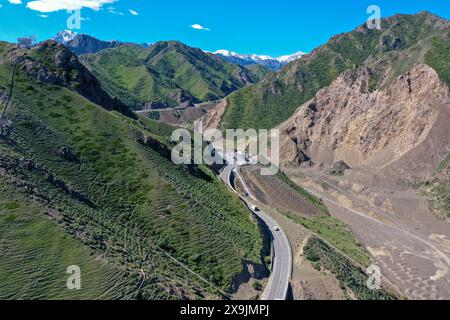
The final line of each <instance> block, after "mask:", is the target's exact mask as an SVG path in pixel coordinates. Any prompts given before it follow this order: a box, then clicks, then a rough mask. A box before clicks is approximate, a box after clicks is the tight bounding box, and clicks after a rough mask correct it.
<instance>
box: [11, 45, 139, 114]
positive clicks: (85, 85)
mask: <svg viewBox="0 0 450 320" xmlns="http://www.w3.org/2000/svg"><path fill="white" fill-rule="evenodd" d="M9 58H10V60H11V61H12V62H15V63H17V65H18V69H19V70H21V71H24V72H26V73H27V74H29V75H30V76H31V77H32V78H35V79H36V80H38V81H40V82H42V83H47V84H52V85H56V86H62V87H66V88H69V89H71V90H74V91H77V92H78V93H79V94H81V95H82V96H84V97H85V98H86V99H88V100H89V101H91V102H93V103H95V104H98V105H100V106H102V107H104V108H105V109H107V110H117V111H119V112H121V113H123V114H126V115H128V116H131V117H134V114H133V113H132V112H131V111H130V110H129V108H128V107H127V106H126V105H125V104H124V103H122V102H121V101H120V100H118V99H116V98H112V97H110V96H109V95H108V94H107V93H106V91H104V90H103V88H102V86H101V84H100V82H99V81H98V80H97V79H96V78H95V76H94V75H92V74H91V73H90V72H89V70H87V69H86V67H84V66H83V65H82V64H81V63H80V61H79V60H78V58H77V57H76V56H75V55H74V54H73V53H72V52H71V51H70V50H69V49H67V48H66V47H65V46H63V45H60V44H58V43H56V42H55V41H52V40H50V41H46V42H43V43H41V44H39V45H38V46H36V47H34V48H33V49H32V50H30V51H26V50H21V49H17V50H12V51H11V52H10V53H9Z"/></svg>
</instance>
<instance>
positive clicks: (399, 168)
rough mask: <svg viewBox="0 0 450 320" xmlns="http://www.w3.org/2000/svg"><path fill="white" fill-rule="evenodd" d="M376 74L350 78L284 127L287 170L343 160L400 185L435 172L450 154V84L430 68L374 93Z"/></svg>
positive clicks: (358, 72) (417, 68) (353, 72)
mask: <svg viewBox="0 0 450 320" xmlns="http://www.w3.org/2000/svg"><path fill="white" fill-rule="evenodd" d="M371 76H372V74H371V70H370V69H368V68H365V67H363V68H359V69H356V70H351V71H347V72H345V73H344V74H342V75H341V76H340V77H339V78H338V79H337V80H335V81H334V82H333V83H332V84H331V85H330V86H329V87H328V88H326V89H323V90H320V91H319V92H318V93H317V95H316V96H315V98H314V99H312V100H311V101H309V102H308V103H306V104H305V105H303V106H302V107H301V108H300V109H299V110H298V111H297V113H296V114H295V115H294V116H293V117H292V118H291V119H290V120H288V121H287V122H285V123H284V124H283V125H282V127H281V129H282V152H281V158H282V159H283V165H284V166H305V165H308V166H309V165H312V166H325V167H331V166H332V165H333V164H334V163H336V162H337V161H340V160H343V161H345V162H346V163H347V164H348V165H349V166H350V167H352V168H361V169H367V170H368V171H370V172H375V173H376V175H375V176H377V177H382V178H383V180H386V179H387V180H398V181H400V180H405V179H407V178H410V177H413V176H417V177H424V176H427V175H429V174H431V173H432V172H434V170H435V169H436V167H437V166H438V165H439V163H441V162H442V161H443V159H445V157H446V156H447V154H448V152H449V145H450V127H449V126H448V123H450V97H449V88H448V86H447V85H446V84H445V83H443V82H442V81H440V80H439V77H438V75H437V73H436V72H435V71H434V70H433V69H432V68H430V67H429V66H427V65H425V64H418V65H416V66H415V67H413V68H412V69H411V70H410V71H409V72H406V73H404V74H402V75H400V76H398V77H396V78H395V79H394V80H393V81H392V82H391V83H390V84H389V85H387V86H385V87H384V88H382V89H378V90H375V91H373V92H370V91H369V83H370V81H371ZM383 76H387V73H385V74H383Z"/></svg>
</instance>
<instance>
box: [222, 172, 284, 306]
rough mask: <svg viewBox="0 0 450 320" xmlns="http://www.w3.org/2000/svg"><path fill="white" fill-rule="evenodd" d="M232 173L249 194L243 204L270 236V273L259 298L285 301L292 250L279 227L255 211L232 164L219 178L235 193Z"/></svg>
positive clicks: (268, 217)
mask: <svg viewBox="0 0 450 320" xmlns="http://www.w3.org/2000/svg"><path fill="white" fill-rule="evenodd" d="M232 172H235V173H236V175H237V176H238V177H239V178H240V180H241V182H242V185H243V186H244V188H245V189H246V190H247V192H248V194H249V196H248V198H244V197H240V198H241V199H242V201H244V202H245V204H246V205H247V207H248V208H249V209H250V211H252V212H253V213H254V214H255V215H256V216H258V217H259V218H260V219H261V220H262V221H263V222H264V223H265V224H266V226H267V228H268V229H269V231H270V233H271V234H272V241H273V260H272V273H271V275H270V278H269V282H268V284H267V286H266V288H265V289H264V292H263V294H262V296H261V299H262V300H285V299H286V298H287V294H288V289H289V280H290V278H291V275H292V250H291V245H290V243H289V240H288V238H287V236H286V234H285V232H284V231H283V230H282V229H281V227H280V226H279V225H278V224H277V223H276V222H275V221H274V220H273V219H272V218H271V217H270V216H269V215H267V214H265V213H264V212H262V211H259V210H258V211H257V210H255V208H256V207H255V205H253V204H252V202H251V200H250V199H254V200H256V198H255V197H254V196H253V195H251V193H250V192H249V191H248V188H247V186H246V185H245V182H244V180H243V179H241V177H240V176H239V172H238V171H237V170H235V166H234V164H228V165H227V166H226V167H225V168H224V170H223V171H222V173H221V175H220V177H221V178H222V180H223V181H224V182H225V183H226V184H227V185H228V186H229V187H230V188H232V189H233V190H234V191H235V192H236V190H235V188H234V186H233V183H232V182H231V173H232ZM277 230H278V231H277Z"/></svg>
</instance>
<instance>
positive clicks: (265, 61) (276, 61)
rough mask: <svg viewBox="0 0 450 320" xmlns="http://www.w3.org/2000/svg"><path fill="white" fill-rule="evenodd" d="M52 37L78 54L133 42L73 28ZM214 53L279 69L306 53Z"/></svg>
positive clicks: (242, 63)
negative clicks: (279, 54)
mask: <svg viewBox="0 0 450 320" xmlns="http://www.w3.org/2000/svg"><path fill="white" fill-rule="evenodd" d="M52 39H53V40H55V41H56V42H58V43H61V44H64V45H65V46H67V47H68V48H69V49H70V50H72V51H73V52H74V53H75V54H77V55H80V54H85V53H97V52H99V51H101V50H103V49H107V48H115V47H118V46H120V45H123V44H129V45H131V44H132V43H126V42H119V41H116V40H112V41H103V40H99V39H97V38H94V37H92V36H90V35H87V34H78V33H76V32H74V31H71V30H63V31H61V32H59V33H58V34H56V35H55V36H54V37H53V38H52ZM138 45H139V46H142V47H143V48H148V47H149V46H151V44H138ZM207 53H209V52H207ZM213 54H214V55H217V56H219V57H222V58H223V59H225V60H227V61H229V62H232V63H235V64H238V65H241V66H249V65H254V64H257V65H261V66H264V67H266V68H268V69H270V70H279V69H280V68H282V67H283V66H285V65H286V64H288V63H289V62H292V61H294V60H297V59H299V58H301V57H302V56H303V55H304V54H305V53H303V52H301V51H298V52H296V53H294V54H292V55H284V56H281V57H278V58H273V57H270V56H264V55H256V54H249V55H245V54H239V53H236V52H232V51H228V50H217V51H215V52H213Z"/></svg>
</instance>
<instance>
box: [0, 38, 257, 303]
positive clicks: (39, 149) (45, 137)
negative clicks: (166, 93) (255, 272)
mask: <svg viewBox="0 0 450 320" xmlns="http://www.w3.org/2000/svg"><path fill="white" fill-rule="evenodd" d="M57 48H58V47H57ZM36 50H39V48H36V49H32V50H31V51H22V50H19V49H13V47H12V46H9V45H7V44H2V45H1V46H0V61H1V63H0V89H1V90H2V91H1V92H4V91H5V89H6V88H7V87H8V86H9V83H10V82H9V81H10V78H11V73H12V70H13V67H12V61H11V59H13V58H12V57H17V56H19V55H24V56H25V57H27V56H33V55H35V54H36ZM58 52H59V51H58V50H56V51H54V52H52V54H57V55H58ZM48 54H49V53H48ZM27 60H28V59H25V61H27ZM49 61H52V59H50V60H49ZM59 67H60V68H61V70H67V66H66V65H61V66H59ZM2 106H3V105H2ZM7 121H8V124H7V125H3V126H2V135H1V136H0V149H1V153H0V188H1V191H2V192H1V194H0V241H1V242H2V244H5V245H2V246H1V249H0V250H1V251H0V252H1V254H2V259H1V261H0V278H1V279H2V282H1V283H2V285H1V286H0V299H4V298H52V299H65V298H123V299H141V298H142V299H180V298H191V299H201V298H206V297H221V295H222V294H221V293H220V290H222V291H225V292H228V291H229V290H231V287H232V284H233V281H234V279H235V278H236V277H237V276H238V275H239V274H240V273H241V272H242V270H243V263H244V261H250V262H253V263H261V261H262V259H261V257H260V251H261V248H262V238H261V234H260V231H259V228H258V226H257V225H256V224H255V223H254V221H252V219H251V217H250V215H249V212H248V211H247V210H246V209H245V207H244V206H243V205H242V203H241V202H240V201H239V199H238V198H236V197H235V196H234V195H232V194H230V193H229V191H228V190H227V189H226V187H225V186H224V185H222V184H221V183H220V182H219V181H218V180H217V179H216V177H215V176H213V174H212V173H211V172H210V171H209V170H208V169H207V168H205V167H191V168H188V167H184V166H177V165H174V164H172V163H171V162H170V161H169V160H168V159H167V158H166V157H165V156H166V151H167V150H168V148H169V147H168V146H169V143H168V138H167V134H168V133H170V130H169V127H167V126H156V125H155V123H154V122H152V121H147V122H146V123H145V126H144V125H141V124H140V122H138V121H136V120H134V119H131V118H128V117H126V116H125V115H123V114H121V113H119V112H116V111H108V110H106V109H105V108H103V107H101V106H99V105H97V104H94V103H92V102H91V101H89V100H88V99H86V98H85V97H83V96H81V95H80V94H79V93H78V92H76V91H74V90H73V88H70V87H66V86H59V85H54V84H49V83H43V82H42V81H38V80H37V79H36V78H35V77H34V76H32V74H30V72H29V70H28V69H27V68H25V67H24V65H22V64H20V63H19V66H18V71H17V74H16V83H15V86H14V90H13V97H12V103H11V105H10V108H9V109H8V111H7ZM69 265H79V266H80V267H81V272H82V290H80V291H76V292H72V291H70V292H69V291H68V290H67V289H66V288H65V280H66V279H67V277H68V275H66V273H65V271H66V268H67V267H68V266H69ZM141 269H142V271H143V272H144V273H145V275H146V280H145V281H143V278H142V274H141ZM24 272H26V276H24Z"/></svg>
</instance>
